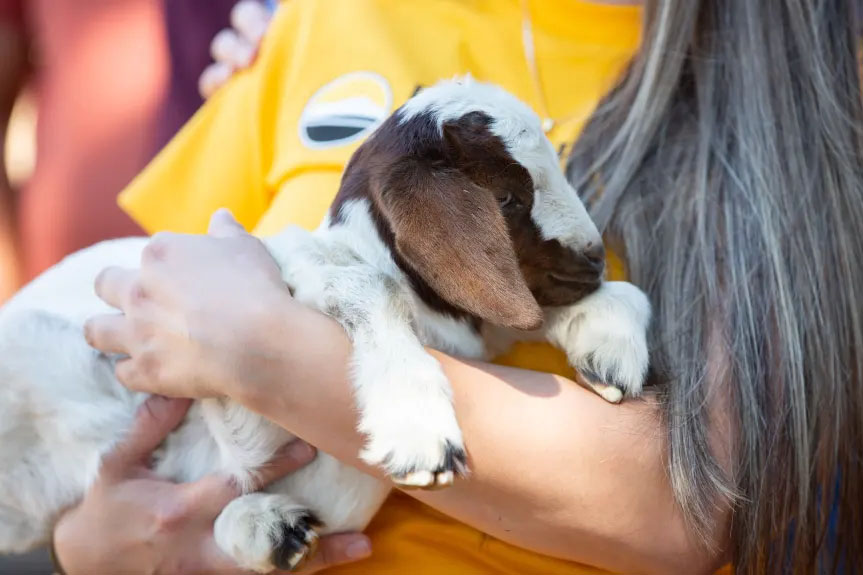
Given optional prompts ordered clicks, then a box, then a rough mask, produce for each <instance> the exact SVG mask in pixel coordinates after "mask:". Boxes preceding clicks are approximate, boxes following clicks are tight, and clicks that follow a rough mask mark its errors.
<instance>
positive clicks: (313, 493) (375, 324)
mask: <svg viewBox="0 0 863 575" xmlns="http://www.w3.org/2000/svg"><path fill="white" fill-rule="evenodd" d="M472 89H473V88H471V87H470V86H467V87H464V88H463V90H472ZM449 90H450V88H448V87H447V86H446V85H444V86H443V87H442V89H441V90H439V92H438V97H439V101H440V102H442V103H443V104H445V105H443V107H442V108H441V111H440V114H441V116H446V115H447V114H450V113H452V114H454V113H456V112H457V111H458V110H459V109H460V108H458V106H462V107H463V105H462V104H458V102H457V101H456V100H455V99H454V98H449ZM478 90H479V92H477V93H478V94H480V95H482V94H484V93H485V92H484V90H486V88H482V87H480V88H478ZM424 97H425V96H424ZM447 98H449V99H447ZM474 100H475V101H474ZM480 100H482V98H479V99H478V98H474V99H473V100H471V99H469V98H468V99H466V100H464V101H465V102H467V104H464V105H469V107H470V108H471V109H472V108H475V107H478V106H480V103H479V101H480ZM417 101H418V102H419V104H421V105H426V106H428V103H427V102H426V103H425V104H423V100H422V99H421V98H420V99H418V100H417ZM492 104H493V105H494V106H498V107H500V108H501V110H498V109H497V108H495V109H494V110H492V111H493V112H495V113H496V114H497V115H498V116H499V117H502V118H510V117H511V118H515V120H518V121H516V122H515V123H514V124H512V125H510V124H508V123H507V122H502V123H500V124H499V125H497V124H496V128H495V129H497V130H498V131H499V132H500V134H499V135H500V137H501V138H502V140H503V141H504V142H506V144H507V146H508V147H510V148H512V151H513V156H514V157H516V158H517V159H519V160H520V161H523V162H525V163H526V165H527V167H528V168H529V169H530V171H531V175H532V177H533V179H534V182H535V185H536V190H535V195H536V197H537V201H536V203H535V206H534V212H533V217H534V218H535V219H537V221H538V225H539V228H540V230H541V232H542V235H543V237H544V238H545V239H557V240H558V241H560V243H561V244H562V245H565V246H567V247H569V248H571V249H574V250H575V249H583V248H585V247H586V246H588V245H590V244H591V243H595V242H599V241H600V238H599V236H598V232H597V231H596V228H595V227H594V226H593V224H592V222H590V220H589V218H588V217H587V213H586V211H585V210H584V208H583V206H581V204H580V202H578V200H577V198H576V196H575V192H574V191H573V190H571V188H569V187H568V184H567V183H566V181H565V179H564V178H563V175H562V174H560V173H559V170H558V168H557V166H556V165H555V164H554V157H555V156H554V150H553V149H552V148H551V145H550V144H549V143H547V141H546V140H544V138H543V137H542V134H541V131H539V129H538V128H536V126H534V130H533V131H535V132H537V134H538V135H536V137H534V136H533V135H532V132H531V131H530V130H525V129H517V128H518V126H519V122H521V124H526V123H529V122H533V123H536V124H537V126H538V123H537V122H538V120H537V121H536V122H534V120H536V118H533V117H532V116H531V115H530V113H527V112H523V111H522V112H519V110H520V109H521V108H519V106H523V105H520V104H518V103H517V102H515V101H514V100H513V99H512V98H511V97H509V99H507V98H503V99H501V100H500V101H499V102H498V101H497V100H495V101H494V102H491V103H490V104H488V105H489V106H492ZM506 106H509V107H511V108H513V109H514V111H510V112H507V111H506V110H503V109H502V108H503V107H506ZM451 108H452V109H451ZM406 110H407V112H408V113H414V111H412V109H411V108H410V107H406ZM522 116H523V118H522ZM519 118H521V120H519ZM515 120H513V121H515ZM531 125H532V124H531ZM561 206H563V207H561ZM567 206H568V207H567ZM564 208H566V209H564ZM567 221H569V225H568V226H567V225H566V222H567ZM146 242H147V240H146V239H144V238H140V239H125V240H115V241H110V242H104V243H101V244H98V245H96V246H94V247H92V248H89V249H87V250H83V251H81V252H79V253H77V254H74V255H72V256H70V257H69V258H67V259H66V260H64V261H63V262H61V263H60V264H58V265H57V266H55V267H54V268H52V269H51V270H49V271H48V272H46V273H45V274H43V275H42V276H40V277H39V278H37V279H36V280H35V281H34V282H32V283H31V284H30V285H29V286H27V287H25V288H24V289H23V290H22V291H21V292H19V294H17V295H16V296H15V298H13V300H12V301H10V302H9V303H8V304H7V305H6V306H5V307H4V308H3V309H2V310H0V553H3V552H16V551H23V550H26V549H29V548H31V547H34V546H36V545H38V544H40V543H44V542H45V541H46V540H47V539H48V537H49V536H50V529H51V526H52V524H53V522H54V520H55V519H56V517H57V514H58V513H59V512H60V510H62V509H63V508H64V507H66V506H68V505H70V504H73V503H75V502H76V501H78V500H79V499H80V498H81V496H82V495H83V494H84V493H85V491H86V489H87V488H88V486H90V485H91V484H92V483H93V481H94V480H95V479H96V477H97V475H98V471H99V466H100V461H101V459H102V457H103V456H104V455H105V454H106V453H107V452H109V451H110V450H111V449H112V448H113V447H114V446H115V445H116V444H117V443H118V442H119V441H121V440H122V439H123V438H124V437H125V435H126V434H127V433H128V431H129V428H130V425H131V424H132V422H133V420H134V416H135V412H136V410H137V408H138V407H139V406H140V405H141V403H142V402H143V401H144V400H145V399H146V396H145V395H143V394H135V393H131V392H129V391H128V390H127V389H125V388H124V387H123V386H121V385H120V384H119V383H118V382H117V380H116V378H115V376H114V369H113V368H114V365H113V360H112V358H109V357H106V356H104V355H102V354H99V353H97V352H96V351H94V350H93V349H91V348H90V347H89V346H88V345H87V343H86V342H85V340H84V337H83V331H82V326H83V323H84V321H85V320H86V319H87V318H89V317H91V316H93V315H95V314H100V313H105V312H110V309H109V308H108V307H107V306H106V305H105V304H104V303H103V302H102V301H100V300H99V299H98V298H97V297H96V296H95V294H94V292H93V285H94V280H95V278H96V276H97V275H98V273H99V272H100V271H101V270H102V269H104V268H105V267H108V266H123V267H137V266H138V265H139V262H140V258H141V253H142V250H143V249H144V247H145V245H146ZM266 243H267V246H268V248H269V250H270V253H271V254H272V255H273V257H274V258H275V259H276V261H277V262H278V263H279V265H280V266H281V268H282V274H283V278H284V280H285V282H286V283H287V284H288V285H289V286H290V287H291V289H292V290H293V293H294V296H295V297H296V298H297V299H298V300H299V301H301V302H302V303H304V304H306V305H309V306H312V307H314V308H316V309H318V310H320V311H322V312H324V313H326V314H328V315H330V316H332V317H333V318H335V319H336V320H337V321H339V322H340V323H341V324H342V326H343V327H344V328H345V330H346V331H347V333H348V335H349V336H350V337H351V340H352V342H353V347H354V357H353V366H352V367H353V373H352V383H353V386H354V391H355V397H356V401H357V405H358V411H359V422H358V428H359V430H360V431H361V432H362V433H363V434H364V435H365V436H366V438H367V441H366V445H365V447H364V449H363V452H362V453H361V456H362V458H363V459H364V461H366V462H367V463H369V464H372V465H378V466H380V467H382V468H384V469H385V470H386V471H387V472H388V473H389V475H390V476H392V477H393V478H395V479H396V480H397V481H398V482H399V483H401V484H403V485H408V486H411V485H412V486H416V487H430V486H434V485H438V486H445V485H448V484H450V483H451V482H452V481H453V476H454V472H455V471H458V470H459V465H460V464H461V463H463V458H464V445H463V441H462V436H461V430H460V428H459V425H458V422H457V420H456V417H455V410H454V409H453V405H452V392H451V389H450V386H449V382H448V381H447V379H446V377H445V375H444V373H443V370H442V368H441V366H440V365H439V364H438V362H437V361H436V360H435V359H434V358H433V357H432V356H431V355H429V354H428V353H427V352H426V351H425V346H428V347H433V348H436V349H439V350H441V351H444V352H447V353H450V354H453V355H457V356H461V357H466V358H484V357H488V355H489V354H490V353H496V352H499V351H502V350H503V348H505V347H506V346H508V345H509V344H510V343H512V342H513V341H514V340H517V339H525V338H542V339H546V340H548V341H551V342H552V343H554V344H555V345H557V346H558V347H560V348H562V349H563V350H564V351H566V352H567V355H568V357H569V359H570V362H571V363H572V364H573V365H574V366H577V367H580V366H582V364H583V365H584V367H585V368H586V369H589V370H591V371H592V372H594V373H597V374H601V375H609V376H612V377H611V378H612V379H613V380H614V381H616V382H617V384H618V385H619V387H620V389H619V390H616V393H617V394H618V395H617V396H616V397H613V398H610V399H611V400H619V399H620V394H622V393H623V392H624V391H625V392H628V393H630V394H632V395H637V394H638V392H640V389H641V384H642V381H643V378H644V374H645V371H646V368H647V346H646V341H645V332H646V328H647V323H648V321H649V316H650V308H649V304H648V302H647V300H646V299H645V298H644V296H643V294H641V292H639V291H638V290H637V289H636V288H634V287H633V286H630V285H629V284H608V283H607V284H605V285H604V287H602V288H600V290H599V291H598V292H596V293H594V294H592V295H590V296H588V297H587V298H585V299H583V300H582V301H581V302H579V303H577V304H575V305H572V306H567V307H564V308H558V309H553V310H546V315H547V322H546V327H545V329H544V330H543V331H542V332H537V333H533V334H524V333H520V332H516V333H513V332H506V331H505V330H495V329H483V331H482V335H481V334H480V333H479V332H478V331H477V330H476V326H475V325H474V324H473V323H472V322H471V321H470V320H466V319H465V320H462V319H455V318H453V317H450V316H449V315H445V314H441V313H437V312H435V311H434V310H432V309H431V308H430V307H429V306H427V305H426V304H425V303H424V302H423V301H422V300H421V299H420V297H419V296H418V295H417V294H416V293H415V292H414V291H413V288H412V285H411V283H410V281H409V279H408V278H407V276H406V275H405V274H404V273H403V272H402V270H401V269H400V268H399V267H398V266H397V265H396V263H395V261H394V260H393V257H392V255H391V253H390V251H389V249H388V248H387V246H386V245H385V244H384V242H383V241H382V240H381V238H380V236H379V234H378V231H377V229H376V227H375V224H374V222H373V219H372V216H371V212H370V205H369V203H368V200H367V199H357V200H352V201H350V202H348V203H345V204H344V205H342V206H341V208H340V212H339V221H338V222H335V223H331V222H329V221H324V222H323V223H322V225H321V226H320V227H319V228H318V229H317V230H316V231H314V232H307V231H304V230H301V229H299V228H295V227H292V228H288V229H287V230H285V231H284V232H283V233H281V234H279V235H277V236H275V237H273V238H270V239H268V240H267V241H266ZM484 327H489V326H484ZM606 398H607V399H609V397H606ZM292 438H293V437H292V436H291V435H290V434H289V433H287V432H286V431H285V430H283V429H281V428H280V427H278V426H276V425H274V424H272V423H270V422H268V421H267V420H265V419H264V418H262V417H260V416H258V415H256V414H254V413H252V412H250V411H248V410H246V409H245V408H243V407H242V406H240V405H238V404H235V403H232V402H230V401H226V400H204V401H200V402H197V403H196V404H195V405H194V406H193V407H192V409H191V410H190V412H189V414H188V416H187V419H186V421H185V423H184V424H183V426H181V427H180V428H179V429H178V430H177V431H176V432H175V433H174V434H172V435H171V436H170V437H169V438H168V440H167V441H166V442H165V444H164V445H163V446H162V448H161V449H160V457H159V458H158V462H157V467H156V470H157V472H158V473H159V474H160V475H161V476H163V477H165V478H170V479H173V480H177V481H192V480H196V479H199V478H201V477H203V476H205V475H207V474H210V473H225V474H229V475H231V476H233V477H234V478H236V479H237V481H238V482H239V484H240V485H241V486H243V487H244V488H249V487H250V486H251V485H252V481H251V479H252V477H251V475H250V474H251V473H253V472H254V470H255V469H256V468H259V467H261V466H262V465H264V464H266V463H267V462H268V461H269V460H270V459H271V458H272V457H273V455H274V453H275V451H276V450H277V449H278V448H279V447H281V446H282V445H283V444H285V443H286V442H288V441H290V440H291V439H292ZM388 492H389V485H388V484H387V483H385V482H382V481H379V480H377V479H375V478H372V477H371V476H368V475H366V474H363V473H361V472H360V471H359V470H357V469H356V468H354V467H351V466H348V465H345V464H342V463H340V462H338V461H337V460H335V459H333V458H332V457H330V456H328V455H326V454H323V453H322V454H319V456H318V457H317V459H316V460H315V461H314V462H313V463H312V464H310V465H308V466H306V467H305V468H303V469H301V470H299V471H297V472H296V473H294V474H292V475H290V476H289V477H287V478H285V479H283V480H281V481H279V482H277V483H275V484H273V485H271V486H270V487H269V488H268V489H267V490H266V493H251V494H247V495H244V496H242V497H239V498H237V499H236V500H234V501H233V502H232V503H231V504H229V505H228V506H227V507H226V508H225V510H224V511H223V512H222V514H221V515H220V516H219V518H218V520H217V521H216V525H215V536H216V541H217V543H218V544H219V546H220V547H221V548H222V550H223V551H225V552H226V553H228V554H229V555H230V556H231V557H233V558H234V559H236V560H237V562H238V563H239V564H240V565H241V566H242V567H243V568H246V569H251V570H255V571H258V572H262V573H265V572H269V571H270V570H272V569H273V568H274V566H275V565H274V561H275V559H274V552H276V551H279V550H281V552H284V545H282V544H283V543H284V541H285V540H286V538H288V537H290V538H291V541H292V542H293V543H294V547H293V548H291V547H289V548H288V550H289V551H290V550H291V549H294V548H296V547H297V546H300V547H302V549H298V550H297V553H295V555H294V556H291V557H289V558H288V559H290V561H288V563H289V564H290V565H289V566H295V565H296V564H297V563H298V562H299V561H301V560H302V559H303V558H304V557H305V555H306V553H307V552H308V551H309V549H310V548H312V547H313V544H314V539H315V538H316V537H317V532H316V531H314V530H312V529H311V527H310V526H309V525H307V519H308V512H309V511H311V512H312V513H313V514H314V515H316V516H317V518H319V519H320V520H322V521H323V522H324V524H325V526H326V527H325V529H324V530H322V532H323V533H326V532H333V531H345V530H360V529H363V528H364V527H365V526H366V524H367V523H368V521H369V520H370V519H371V518H372V516H373V515H374V513H375V512H376V511H377V509H378V508H379V506H380V505H381V503H382V502H383V500H384V498H385V497H386V495H387V493H388ZM282 558H283V559H284V557H282ZM283 563H285V562H284V561H283Z"/></svg>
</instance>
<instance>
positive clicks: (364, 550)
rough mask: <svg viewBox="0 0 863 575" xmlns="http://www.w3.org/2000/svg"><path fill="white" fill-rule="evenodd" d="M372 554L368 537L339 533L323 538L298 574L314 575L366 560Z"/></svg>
mask: <svg viewBox="0 0 863 575" xmlns="http://www.w3.org/2000/svg"><path fill="white" fill-rule="evenodd" d="M371 554H372V544H371V541H370V540H369V538H368V537H366V536H365V535H363V534H361V533H338V534H336V535H327V536H326V537H323V538H322V539H321V541H320V543H319V544H318V549H317V551H316V552H315V555H314V556H313V557H312V558H311V559H310V560H309V562H308V563H306V565H305V566H304V567H303V568H302V569H301V570H300V571H298V572H294V573H300V574H302V575H312V573H317V572H318V571H322V570H324V569H327V568H330V567H335V566H336V565H342V564H344V563H353V562H354V561H359V560H361V559H365V558H367V557H369V556H370V555H371Z"/></svg>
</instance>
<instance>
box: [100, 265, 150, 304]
mask: <svg viewBox="0 0 863 575" xmlns="http://www.w3.org/2000/svg"><path fill="white" fill-rule="evenodd" d="M95 290H96V295H97V296H99V298H101V299H102V301H104V302H105V303H106V304H108V305H109V306H111V307H113V308H116V309H119V310H124V309H126V308H128V306H129V305H131V304H133V303H135V301H136V300H138V299H143V297H144V293H143V291H142V288H141V286H140V284H139V283H138V272H136V271H135V270H130V269H126V268H119V267H110V268H105V269H104V270H102V272H101V273H100V274H99V275H98V276H96V282H95Z"/></svg>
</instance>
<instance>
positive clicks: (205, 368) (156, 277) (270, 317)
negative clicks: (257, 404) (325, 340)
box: [85, 210, 306, 398]
mask: <svg viewBox="0 0 863 575" xmlns="http://www.w3.org/2000/svg"><path fill="white" fill-rule="evenodd" d="M96 293H97V294H98V295H99V297H101V298H102V299H103V300H105V301H106V302H107V303H108V304H110V305H111V306H113V307H115V308H117V309H119V310H120V311H122V312H123V313H122V314H119V315H106V316H99V317H95V318H92V319H91V320H90V321H89V322H87V324H86V326H85V335H86V337H87V341H88V342H89V343H90V344H91V345H92V346H93V347H96V348H97V349H100V350H102V351H104V352H108V353H117V354H124V355H127V356H128V358H127V359H123V360H122V361H120V362H118V363H117V377H118V378H119V380H120V381H121V382H122V383H123V384H124V385H125V386H127V387H129V388H130V389H134V390H137V391H146V392H150V393H155V394H159V395H165V396H170V397H196V398H198V397H214V396H229V397H236V396H243V395H244V394H245V392H246V391H247V390H248V388H249V387H250V386H251V387H254V386H256V385H257V384H259V383H261V382H265V381H266V382H271V381H276V380H280V379H281V378H283V377H284V373H286V372H287V371H286V369H285V367H284V365H282V361H283V356H284V354H283V350H284V347H285V342H287V341H289V340H290V334H289V330H288V325H287V324H288V322H287V321H286V318H289V317H292V314H294V313H296V314H302V313H303V310H305V309H306V308H304V307H303V306H301V305H299V304H296V303H295V302H294V300H293V299H292V298H291V296H290V292H289V290H288V289H287V287H286V286H285V284H284V283H283V282H282V279H281V275H280V272H279V268H278V266H277V265H276V263H275V261H274V260H273V259H272V258H271V257H270V254H269V252H268V251H267V250H266V248H265V247H264V245H263V244H262V243H261V242H260V241H259V240H258V239H256V238H254V237H253V236H251V235H249V234H247V233H246V232H245V230H243V228H242V227H241V226H240V225H239V224H238V223H237V222H236V220H234V219H233V217H232V216H231V215H230V214H229V213H228V212H227V211H223V210H220V211H219V212H216V214H214V215H213V218H212V220H211V223H210V235H208V236H193V235H178V234H157V235H156V236H154V237H153V239H152V240H151V241H150V243H149V244H148V246H147V247H146V249H145V250H144V254H143V256H142V259H141V269H140V271H135V270H126V269H120V268H109V269H106V270H105V271H103V272H102V273H101V274H100V275H99V277H98V278H97V280H96Z"/></svg>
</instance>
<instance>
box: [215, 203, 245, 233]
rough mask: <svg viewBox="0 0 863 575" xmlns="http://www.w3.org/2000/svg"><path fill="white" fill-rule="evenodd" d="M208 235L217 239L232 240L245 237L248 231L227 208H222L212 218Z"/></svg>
mask: <svg viewBox="0 0 863 575" xmlns="http://www.w3.org/2000/svg"><path fill="white" fill-rule="evenodd" d="M207 233H208V234H210V235H211V236H216V237H217V238H230V237H235V236H245V235H246V234H247V232H246V230H245V229H244V228H243V226H241V225H240V223H239V222H238V221H237V220H236V219H235V218H234V216H233V215H232V214H231V212H229V211H228V210H226V209H225V208H220V209H218V210H216V212H215V213H214V214H213V215H212V217H210V226H209V228H208V229H207Z"/></svg>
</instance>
